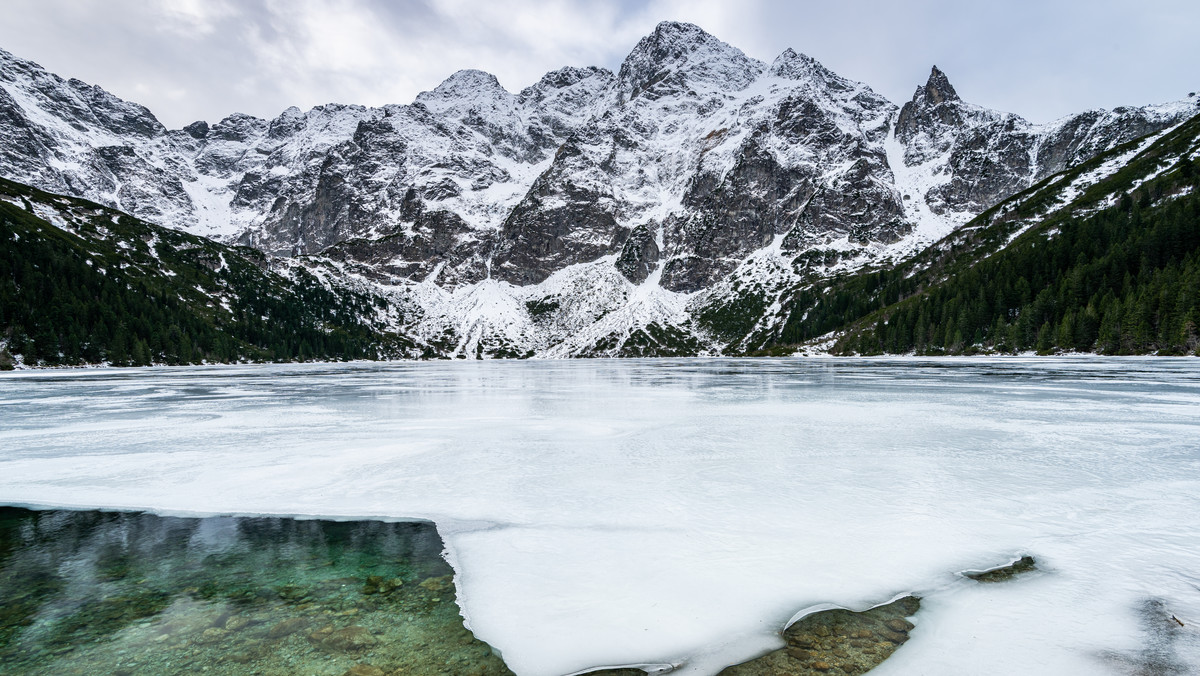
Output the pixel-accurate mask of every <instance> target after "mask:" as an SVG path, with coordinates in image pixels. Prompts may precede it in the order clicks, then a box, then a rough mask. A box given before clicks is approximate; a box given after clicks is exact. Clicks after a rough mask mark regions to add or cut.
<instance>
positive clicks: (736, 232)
mask: <svg viewBox="0 0 1200 676" xmlns="http://www.w3.org/2000/svg"><path fill="white" fill-rule="evenodd" d="M1197 112H1200V109H1198V108H1197V105H1196V100H1195V99H1194V98H1192V99H1188V100H1183V101H1180V102H1176V103H1171V104H1165V105H1159V106H1147V107H1142V108H1119V109H1117V110H1114V111H1089V112H1085V113H1081V114H1079V115H1075V116H1071V117H1068V118H1064V119H1063V120H1059V121H1057V122H1054V123H1051V124H1048V125H1034V124H1031V123H1029V122H1028V121H1026V120H1024V119H1022V118H1020V117H1018V116H1016V115H1012V114H1008V113H999V112H996V111H991V110H987V109H984V108H981V107H979V106H974V105H971V104H969V103H966V102H964V101H962V100H961V99H960V98H959V97H958V95H957V94H956V93H955V91H954V88H953V87H952V86H951V85H950V83H949V81H948V80H947V78H946V76H945V75H944V74H943V73H941V72H940V71H939V70H938V69H936V68H934V69H933V72H932V74H931V75H930V78H929V81H928V82H927V83H926V84H925V85H924V86H922V87H919V88H918V89H917V91H916V94H915V95H914V96H913V99H912V100H911V101H909V102H907V103H905V104H904V106H903V107H902V108H901V107H899V106H897V105H895V104H893V103H892V102H890V101H888V100H887V99H886V98H884V97H883V96H881V95H879V94H877V93H876V92H874V91H872V90H871V88H870V87H868V86H867V85H865V84H862V83H858V82H853V81H850V80H847V79H845V78H842V77H840V76H838V75H837V74H835V73H833V72H831V71H830V70H828V69H827V68H825V67H824V66H822V65H821V64H820V63H818V62H817V61H815V60H814V59H812V58H810V57H808V56H805V55H803V54H798V53H796V52H794V51H792V50H787V51H785V52H784V53H783V54H781V55H780V56H779V57H778V58H776V59H775V60H774V61H773V62H771V63H769V64H768V63H764V62H761V61H758V60H756V59H753V58H750V57H748V56H747V55H745V54H744V53H742V52H741V51H740V50H738V49H736V48H735V47H732V46H730V45H728V44H726V43H724V42H721V41H720V40H718V39H717V38H715V37H713V36H712V35H709V34H708V33H706V32H704V31H703V30H701V29H700V28H698V27H696V26H693V25H689V24H681V23H663V24H660V25H659V26H658V27H657V28H656V29H655V31H654V32H653V33H652V34H651V35H648V36H646V37H645V38H643V39H642V40H641V41H640V42H639V43H638V44H637V46H635V47H634V49H633V51H632V52H631V53H630V54H629V56H628V57H627V58H626V59H625V62H624V63H623V64H622V66H621V68H620V70H619V72H618V73H616V74H614V73H612V72H610V71H608V70H605V69H602V68H564V69H562V70H558V71H554V72H551V73H548V74H547V75H545V76H544V77H543V78H542V79H541V80H539V81H538V82H537V83H535V84H533V85H531V86H529V87H527V88H526V89H524V90H522V91H521V92H519V93H517V94H513V93H510V92H509V91H507V90H505V89H504V88H503V87H502V86H501V85H500V83H499V82H498V81H497V80H496V78H495V77H494V76H492V75H490V74H488V73H484V72H481V71H474V70H468V71H460V72H458V73H455V74H454V75H452V76H450V77H449V78H448V79H447V80H446V81H445V82H443V83H442V84H441V85H439V86H438V87H437V88H435V89H434V90H432V91H429V92H423V93H421V94H420V95H418V96H417V97H416V99H415V100H414V101H413V102H412V103H411V104H409V105H389V106H384V107H382V108H364V107H361V106H351V105H337V104H330V105H326V106H320V107H317V108H314V109H312V110H310V111H307V112H302V111H300V110H298V109H296V108H290V109H288V110H286V111H284V112H283V113H282V114H281V115H280V116H279V117H277V118H275V119H274V120H269V121H268V120H261V119H257V118H253V117H250V116H246V115H236V114H235V115H231V116H229V117H227V118H225V119H224V120H221V121H220V122H218V123H215V124H212V125H209V124H208V123H205V122H196V123H194V124H191V125H188V126H187V127H185V128H184V129H180V130H168V129H166V128H165V127H163V125H162V124H160V123H159V122H158V121H157V120H156V119H155V118H154V116H153V115H152V114H151V113H150V111H148V110H147V109H145V108H144V107H142V106H138V105H136V104H132V103H128V102H125V101H122V100H120V99H118V98H116V97H114V96H112V95H111V94H109V93H107V92H105V91H104V90H102V89H100V88H99V87H94V86H89V85H87V84H84V83H82V82H79V81H77V80H63V79H62V78H59V77H58V76H56V75H53V74H51V73H48V72H46V71H45V70H43V69H41V68H40V67H38V66H37V65H36V64H33V63H31V62H28V61H24V60H22V59H19V58H17V57H15V56H13V55H11V54H8V53H7V52H3V51H0V139H3V143H2V144H0V175H3V176H4V177H7V178H10V179H13V180H17V181H21V182H25V183H29V184H32V185H35V186H37V187H39V188H42V189H45V190H49V191H54V192H59V193H65V194H70V195H75V196H80V197H84V198H87V199H91V200H95V201H97V202H100V203H103V204H107V205H111V206H113V207H116V208H119V209H122V210H125V211H128V212H130V213H132V214H134V215H136V216H138V217H140V218H143V219H145V220H148V221H152V222H157V223H160V224H163V225H166V226H169V227H175V228H179V229H183V230H187V231H189V232H192V233H195V234H200V235H204V236H208V237H212V238H215V239H218V240H221V241H225V242H230V243H241V244H249V245H252V246H255V247H257V248H260V249H262V250H263V251H265V252H267V253H270V254H275V255H281V256H307V257H308V258H307V259H306V260H308V261H309V264H310V265H311V266H312V267H313V269H314V270H318V271H320V274H323V275H325V276H326V277H327V278H330V279H339V278H354V279H355V280H357V281H356V283H357V282H359V281H361V280H364V279H365V280H369V281H371V282H372V283H373V284H376V285H378V287H379V288H380V290H381V293H383V294H385V295H387V296H388V297H389V298H391V299H392V301H393V302H394V303H396V304H397V306H399V307H401V308H402V309H403V313H402V314H403V315H404V316H405V317H409V318H411V319H410V321H411V325H409V326H407V327H405V328H406V330H408V331H410V332H412V333H413V334H414V335H419V336H421V337H422V338H423V339H424V340H427V341H429V342H430V343H431V344H440V345H443V346H444V348H445V350H446V351H447V352H449V353H454V354H460V355H470V356H474V355H477V354H478V355H487V354H495V355H530V354H541V355H547V356H552V355H562V356H567V355H580V354H643V353H648V354H662V353H675V352H684V353H694V352H705V351H719V350H722V349H726V348H727V347H730V346H732V347H734V348H735V349H737V348H739V347H745V346H746V345H748V344H749V343H747V342H746V337H747V336H748V335H750V334H755V335H760V336H761V335H768V334H770V332H771V331H773V330H775V328H777V327H778V326H779V325H780V322H782V321H783V319H785V318H784V317H783V316H782V312H783V310H782V304H781V302H780V301H781V299H782V298H783V296H784V295H785V294H787V293H788V292H789V291H792V290H794V289H795V288H797V286H799V285H802V284H804V283H805V280H806V279H808V278H809V277H810V276H812V275H823V274H827V273H828V272H830V271H837V270H846V269H852V268H856V267H861V266H863V265H866V264H870V263H873V262H879V261H885V260H898V259H900V258H902V257H904V256H907V255H910V254H911V253H914V252H915V251H917V250H919V249H920V248H921V247H922V246H924V245H926V244H929V243H931V242H933V241H935V240H937V239H940V238H941V237H942V236H944V235H946V234H948V233H949V232H950V231H951V230H953V229H954V228H955V227H956V226H957V225H959V224H962V223H965V222H966V221H967V220H969V219H970V218H971V217H973V216H974V215H976V214H978V213H980V212H981V211H983V210H984V209H986V208H987V207H989V206H991V205H993V204H995V203H996V202H998V201H999V200H1001V199H1003V198H1005V197H1007V196H1009V195H1011V194H1014V193H1016V192H1018V191H1020V190H1023V189H1025V188H1027V187H1029V186H1030V185H1032V184H1033V183H1035V182H1036V181H1038V180H1040V179H1042V178H1044V177H1046V176H1049V175H1051V174H1054V173H1056V172H1058V171H1061V170H1063V169H1065V168H1067V167H1069V166H1071V165H1073V164H1077V163H1079V162H1081V161H1084V160H1086V159H1087V158H1089V157H1092V156H1094V155H1096V154H1097V153H1099V152H1102V151H1104V150H1107V149H1109V148H1112V147H1114V146H1116V145H1119V144H1120V143H1123V142H1126V141H1129V140H1131V139H1134V138H1138V137H1140V136H1142V135H1145V134H1147V133H1150V132H1154V131H1158V130H1161V129H1164V128H1166V127H1169V126H1171V125H1173V124H1176V123H1179V122H1181V121H1182V120H1184V119H1186V118H1188V117H1191V116H1192V115H1194V114H1196V113H1197Z"/></svg>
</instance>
